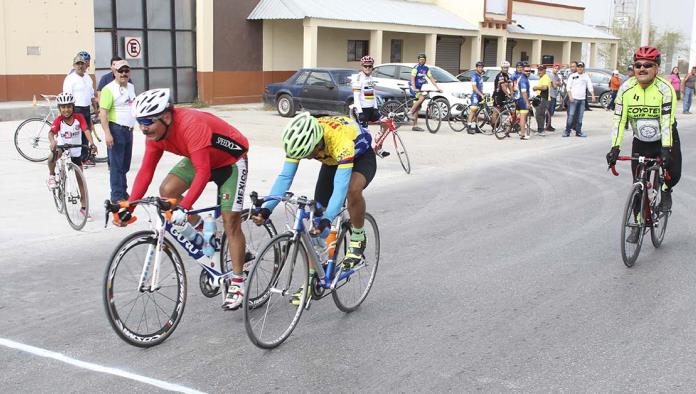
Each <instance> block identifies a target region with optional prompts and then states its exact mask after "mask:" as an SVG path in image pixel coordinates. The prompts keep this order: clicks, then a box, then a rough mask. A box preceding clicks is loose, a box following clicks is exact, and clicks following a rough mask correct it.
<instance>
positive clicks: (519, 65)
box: [515, 62, 524, 67]
mask: <svg viewBox="0 0 696 394" xmlns="http://www.w3.org/2000/svg"><path fill="white" fill-rule="evenodd" d="M515 67H524V62H517V63H515Z"/></svg>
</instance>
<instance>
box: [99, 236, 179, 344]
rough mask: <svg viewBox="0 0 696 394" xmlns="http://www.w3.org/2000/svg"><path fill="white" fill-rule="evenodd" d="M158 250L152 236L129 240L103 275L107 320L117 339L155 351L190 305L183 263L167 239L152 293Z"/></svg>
mask: <svg viewBox="0 0 696 394" xmlns="http://www.w3.org/2000/svg"><path fill="white" fill-rule="evenodd" d="M156 248H157V238H156V237H155V236H154V235H153V233H152V231H139V232H136V233H133V234H131V235H129V236H128V237H126V239H124V240H123V241H122V242H121V244H119V245H118V246H117V247H116V250H114V252H113V254H112V255H111V258H110V259H109V265H108V266H107V267H106V273H105V275H104V289H103V297H104V309H105V310H106V318H107V319H108V320H109V323H110V324H111V327H112V328H113V329H114V331H116V334H118V336H119V337H120V338H121V339H123V340H124V341H126V342H128V343H129V344H131V345H133V346H138V347H151V346H155V345H159V344H160V343H162V342H163V341H164V340H166V339H167V338H168V337H169V336H170V335H171V334H172V333H173V332H174V330H175V329H176V327H177V326H178V325H179V322H180V321H181V317H182V316H183V314H184V307H185V306H186V271H185V270H184V264H183V262H182V261H181V256H179V253H178V252H177V251H176V248H175V247H174V245H172V243H171V242H170V241H169V240H168V239H166V238H165V239H164V247H163V248H162V251H161V253H160V258H161V261H160V267H159V282H158V283H156V285H155V288H151V286H150V285H151V283H152V277H151V276H150V275H152V274H153V270H152V268H153V267H152V265H153V264H154V252H155V249H156ZM144 264H148V266H147V267H144ZM143 272H145V274H144V275H145V277H144V278H142V283H140V280H141V275H143ZM139 283H140V287H139V286H138V285H139Z"/></svg>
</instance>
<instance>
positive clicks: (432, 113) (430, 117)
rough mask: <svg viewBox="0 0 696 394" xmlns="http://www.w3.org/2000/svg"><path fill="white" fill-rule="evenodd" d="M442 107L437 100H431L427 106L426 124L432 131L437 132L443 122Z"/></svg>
mask: <svg viewBox="0 0 696 394" xmlns="http://www.w3.org/2000/svg"><path fill="white" fill-rule="evenodd" d="M441 110H442V108H441V107H440V105H438V102H437V100H430V102H429V103H428V106H427V107H426V108H425V126H426V127H427V128H428V131H430V132H431V133H437V131H438V130H440V124H442V115H443V113H442V111H441Z"/></svg>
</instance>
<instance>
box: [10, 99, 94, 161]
mask: <svg viewBox="0 0 696 394" xmlns="http://www.w3.org/2000/svg"><path fill="white" fill-rule="evenodd" d="M39 96H41V98H42V99H44V100H45V101H46V108H48V112H46V114H45V115H44V116H35V117H31V118H29V119H26V120H24V121H23V122H22V123H20V124H19V126H17V129H16V130H15V134H14V144H15V148H16V149H17V152H18V153H19V154H20V155H21V156H22V157H23V158H25V159H27V160H29V161H33V162H42V161H45V160H47V159H48V152H49V150H50V142H49V140H48V133H49V132H50V130H51V124H52V123H53V121H54V120H55V119H56V116H57V115H58V107H57V105H56V104H55V99H56V97H57V96H56V95H52V94H40V95H39ZM92 122H93V123H94V132H92V141H93V142H94V144H95V145H96V147H97V155H96V156H93V157H92V160H94V161H95V162H98V163H104V162H106V160H107V149H106V142H105V138H104V130H103V129H102V127H101V125H100V124H99V117H98V116H96V115H93V116H92Z"/></svg>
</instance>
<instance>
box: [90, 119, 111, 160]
mask: <svg viewBox="0 0 696 394" xmlns="http://www.w3.org/2000/svg"><path fill="white" fill-rule="evenodd" d="M92 142H93V143H94V145H95V146H96V147H97V154H96V155H94V161H96V162H97V163H106V162H107V159H108V150H107V147H106V137H105V135H104V129H103V128H102V126H101V124H100V123H95V124H94V132H93V133H92Z"/></svg>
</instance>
